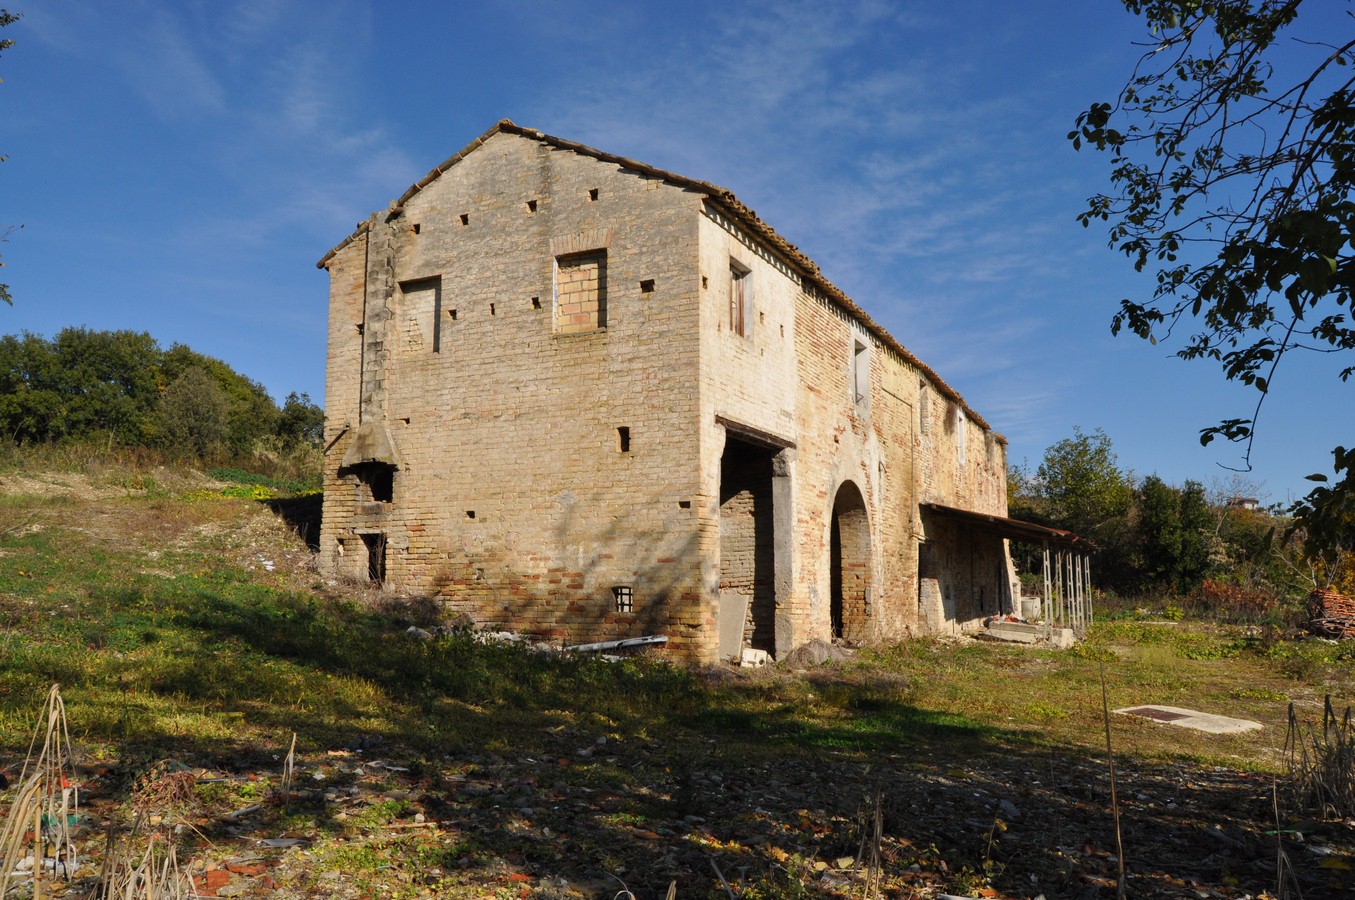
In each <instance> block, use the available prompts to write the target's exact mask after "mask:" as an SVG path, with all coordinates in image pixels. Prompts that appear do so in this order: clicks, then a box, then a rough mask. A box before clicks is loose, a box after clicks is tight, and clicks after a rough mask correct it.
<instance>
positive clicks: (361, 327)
mask: <svg viewBox="0 0 1355 900" xmlns="http://www.w3.org/2000/svg"><path fill="white" fill-rule="evenodd" d="M353 327H354V328H356V329H357V330H358V334H362V333H363V332H364V331H366V330H367V329H366V328H365V327H364V326H363V324H362V323H361V322H359V323H357V324H356V325H354V326H353Z"/></svg>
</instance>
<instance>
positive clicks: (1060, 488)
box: [1035, 428, 1134, 540]
mask: <svg viewBox="0 0 1355 900" xmlns="http://www.w3.org/2000/svg"><path fill="white" fill-rule="evenodd" d="M1035 479H1036V483H1037V484H1038V486H1039V487H1038V491H1039V496H1040V498H1041V500H1042V505H1043V507H1044V516H1045V517H1046V518H1047V519H1048V520H1050V521H1052V522H1056V523H1058V527H1060V528H1066V529H1068V530H1069V531H1074V532H1076V533H1078V534H1080V535H1083V536H1085V537H1088V538H1091V539H1092V540H1095V539H1096V537H1097V535H1098V534H1100V533H1101V532H1103V531H1104V530H1105V529H1106V527H1107V526H1109V525H1111V524H1112V523H1114V522H1116V521H1117V520H1118V519H1121V518H1122V517H1123V516H1124V515H1125V513H1126V512H1128V510H1129V505H1130V502H1131V500H1132V499H1133V490H1134V488H1133V482H1132V480H1131V479H1130V477H1129V475H1128V474H1127V473H1125V472H1124V471H1123V470H1121V469H1120V466H1119V460H1118V457H1116V455H1115V450H1114V449H1113V448H1112V447H1111V443H1110V438H1109V437H1107V435H1106V433H1105V432H1104V431H1102V430H1101V429H1099V428H1098V429H1097V430H1096V431H1094V432H1093V433H1091V434H1083V433H1082V430H1081V429H1080V428H1074V429H1073V436H1072V437H1069V438H1064V439H1063V440H1061V441H1059V442H1057V443H1055V444H1053V445H1052V446H1051V447H1049V449H1047V450H1045V453H1044V459H1043V460H1041V461H1040V466H1039V468H1038V469H1036V472H1035Z"/></svg>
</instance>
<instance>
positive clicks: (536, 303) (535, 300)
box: [532, 297, 541, 309]
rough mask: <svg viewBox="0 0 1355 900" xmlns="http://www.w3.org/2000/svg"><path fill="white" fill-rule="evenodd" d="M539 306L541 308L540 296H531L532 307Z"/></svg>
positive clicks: (537, 307)
mask: <svg viewBox="0 0 1355 900" xmlns="http://www.w3.org/2000/svg"><path fill="white" fill-rule="evenodd" d="M540 308H541V298H540V297H533V298H532V309H540Z"/></svg>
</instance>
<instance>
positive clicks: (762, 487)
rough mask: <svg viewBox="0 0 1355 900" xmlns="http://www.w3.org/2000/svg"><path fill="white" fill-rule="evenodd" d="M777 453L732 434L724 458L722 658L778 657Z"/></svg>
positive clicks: (722, 472) (721, 492)
mask: <svg viewBox="0 0 1355 900" xmlns="http://www.w3.org/2000/svg"><path fill="white" fill-rule="evenodd" d="M776 453H777V451H776V450H775V449H772V448H769V447H765V446H762V445H759V444H753V443H749V442H747V441H742V440H739V439H738V438H737V437H735V436H734V435H732V434H730V435H728V437H727V438H726V441H725V451H724V455H723V456H722V457H721V458H720V655H721V657H723V658H726V659H728V658H731V657H737V656H738V655H739V654H740V653H742V651H743V648H744V647H751V648H753V649H755V650H765V651H767V652H768V653H770V654H775V653H776V534H775V520H774V518H773V494H774V491H773V481H772V479H773V459H774V457H775V456H776Z"/></svg>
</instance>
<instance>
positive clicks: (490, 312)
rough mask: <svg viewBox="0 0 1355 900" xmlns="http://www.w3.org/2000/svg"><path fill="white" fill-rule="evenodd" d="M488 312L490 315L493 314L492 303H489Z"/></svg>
mask: <svg viewBox="0 0 1355 900" xmlns="http://www.w3.org/2000/svg"><path fill="white" fill-rule="evenodd" d="M489 314H490V315H491V316H492V315H494V304H493V303H491V304H489Z"/></svg>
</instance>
